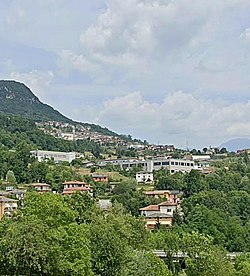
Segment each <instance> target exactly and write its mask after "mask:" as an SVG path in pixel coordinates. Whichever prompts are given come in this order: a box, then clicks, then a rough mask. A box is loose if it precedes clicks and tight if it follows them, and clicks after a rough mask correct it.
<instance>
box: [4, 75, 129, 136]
mask: <svg viewBox="0 0 250 276" xmlns="http://www.w3.org/2000/svg"><path fill="white" fill-rule="evenodd" d="M0 114H2V115H18V116H22V117H24V118H27V119H29V120H32V121H36V122H39V121H58V122H70V123H71V124H81V125H82V126H84V127H90V128H91V130H92V131H95V132H97V133H101V134H103V135H108V136H118V137H121V138H122V139H124V140H128V138H127V137H126V136H123V135H118V134H117V133H115V132H113V131H110V130H109V129H107V128H103V127H101V126H99V125H95V124H88V123H82V122H74V121H72V120H71V119H69V118H67V117H66V116H64V115H62V114H61V113H60V112H59V111H57V110H55V109H54V108H52V107H51V106H49V105H47V104H44V103H42V102H41V101H40V100H39V99H38V97H37V96H36V95H35V94H34V93H33V92H32V91H31V90H30V89H29V88H28V87H27V86H26V85H24V84H23V83H20V82H16V81H11V80H0Z"/></svg>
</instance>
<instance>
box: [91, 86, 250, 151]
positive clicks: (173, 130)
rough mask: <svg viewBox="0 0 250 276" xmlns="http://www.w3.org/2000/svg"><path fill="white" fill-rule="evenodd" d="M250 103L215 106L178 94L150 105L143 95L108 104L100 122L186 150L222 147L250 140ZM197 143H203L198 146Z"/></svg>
mask: <svg viewBox="0 0 250 276" xmlns="http://www.w3.org/2000/svg"><path fill="white" fill-rule="evenodd" d="M249 116H250V101H247V102H239V103H234V104H225V103H224V104H223V103H217V104H215V103H214V102H211V101H210V100H206V99H204V98H199V97H195V96H193V95H192V94H190V93H184V92H182V91H177V92H174V93H172V94H169V95H167V96H166V97H165V99H164V101H163V102H162V103H154V102H149V101H146V100H145V99H143V96H142V95H141V93H139V92H134V93H131V94H129V95H126V96H123V97H117V98H115V99H113V100H109V101H106V102H105V103H104V106H103V110H102V111H101V112H100V113H99V115H98V118H97V119H96V122H98V123H101V124H104V125H107V126H109V127H110V128H113V129H118V130H120V131H122V130H126V131H127V132H128V133H132V134H133V135H135V136H137V137H140V138H143V137H144V135H145V133H147V137H148V138H149V139H150V140H151V141H153V142H157V139H158V140H160V141H161V142H162V143H174V144H176V145H178V146H180V147H184V146H185V141H186V139H188V140H189V142H190V145H191V146H200V147H202V146H208V145H210V144H213V145H218V144H219V143H221V142H223V141H224V140H226V139H229V138H232V137H238V136H242V137H246V136H250V127H249V120H248V118H249ZM197 141H199V142H198V143H197Z"/></svg>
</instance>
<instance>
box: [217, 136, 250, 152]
mask: <svg viewBox="0 0 250 276" xmlns="http://www.w3.org/2000/svg"><path fill="white" fill-rule="evenodd" d="M220 148H226V149H227V150H228V151H237V150H241V149H250V139H248V138H235V139H231V140H229V141H227V142H225V143H223V144H221V145H220Z"/></svg>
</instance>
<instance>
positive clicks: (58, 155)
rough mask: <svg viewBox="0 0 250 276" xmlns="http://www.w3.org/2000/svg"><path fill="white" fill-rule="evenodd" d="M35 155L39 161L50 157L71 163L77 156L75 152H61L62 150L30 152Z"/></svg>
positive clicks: (56, 161) (56, 160) (57, 160)
mask: <svg viewBox="0 0 250 276" xmlns="http://www.w3.org/2000/svg"><path fill="white" fill-rule="evenodd" d="M30 153H31V155H33V156H35V157H36V158H37V160H38V161H39V162H41V161H43V160H46V159H50V160H54V161H55V163H61V162H69V163H71V162H72V161H73V160H74V159H75V158H76V153H75V152H61V151H46V150H34V151H31V152H30Z"/></svg>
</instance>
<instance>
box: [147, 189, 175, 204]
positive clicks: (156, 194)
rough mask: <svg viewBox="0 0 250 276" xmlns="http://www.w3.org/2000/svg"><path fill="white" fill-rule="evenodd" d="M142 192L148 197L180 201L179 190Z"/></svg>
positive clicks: (172, 201) (173, 201)
mask: <svg viewBox="0 0 250 276" xmlns="http://www.w3.org/2000/svg"><path fill="white" fill-rule="evenodd" d="M144 194H145V195H146V196H147V197H149V198H164V199H166V201H168V202H169V203H180V198H179V196H180V192H179V191H170V190H156V191H146V192H144Z"/></svg>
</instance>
